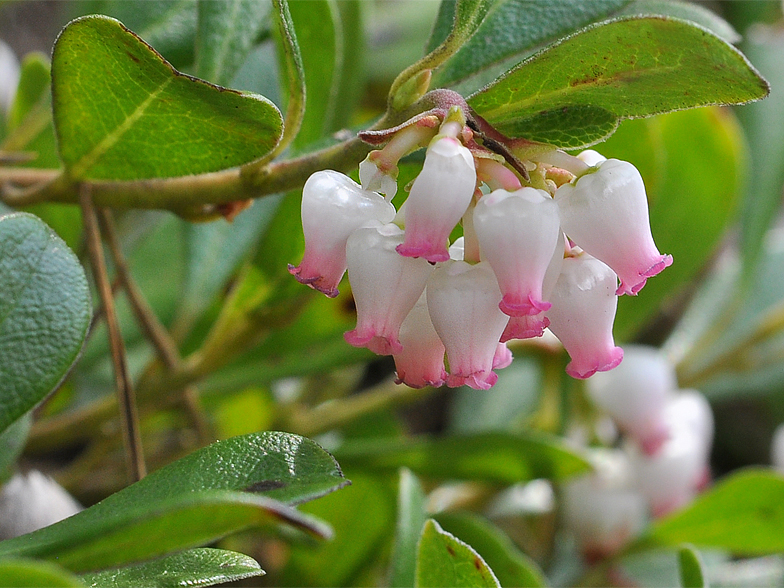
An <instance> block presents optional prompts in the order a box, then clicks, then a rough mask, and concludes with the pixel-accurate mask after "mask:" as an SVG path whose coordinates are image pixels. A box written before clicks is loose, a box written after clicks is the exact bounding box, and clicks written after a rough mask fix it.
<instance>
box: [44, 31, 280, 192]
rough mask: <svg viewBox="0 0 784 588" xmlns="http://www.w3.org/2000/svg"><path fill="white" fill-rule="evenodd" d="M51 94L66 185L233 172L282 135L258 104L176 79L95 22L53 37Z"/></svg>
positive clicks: (126, 38) (142, 48) (269, 110)
mask: <svg viewBox="0 0 784 588" xmlns="http://www.w3.org/2000/svg"><path fill="white" fill-rule="evenodd" d="M106 71H111V72H112V75H111V76H108V75H106V74H105V72H106ZM52 95H53V108H54V121H55V127H56V129H57V136H58V141H59V149H60V157H61V158H62V160H63V162H64V163H65V165H66V168H67V172H68V174H69V176H70V177H71V178H73V179H108V180H138V179H145V178H161V177H173V176H183V175H188V174H199V173H206V172H211V171H216V170H219V169H224V168H229V167H234V166H238V165H242V164H244V163H248V162H250V161H252V160H254V159H257V158H260V157H262V156H264V155H266V154H267V153H269V152H270V151H271V150H272V149H273V148H274V147H275V145H276V144H277V142H278V139H279V138H280V134H281V132H282V129H281V126H282V122H281V117H280V113H279V112H278V109H277V108H276V107H275V105H274V104H272V103H271V102H270V101H269V100H267V99H266V98H264V97H262V96H257V95H254V94H245V93H242V92H237V91H234V90H227V89H225V88H221V87H219V86H213V85H211V84H208V83H207V82H204V81H202V80H198V79H196V78H192V77H190V76H186V75H184V74H181V73H179V72H178V71H176V70H175V69H174V68H172V66H171V65H169V64H168V63H167V62H166V61H164V60H163V59H162V58H161V57H160V55H158V54H157V53H156V52H155V51H154V50H153V49H152V48H151V47H150V46H149V45H147V44H146V43H145V42H144V41H142V40H141V39H140V38H139V37H137V36H136V35H135V34H133V33H132V32H131V31H129V30H128V29H127V28H125V27H124V26H123V25H122V24H121V23H120V22H118V21H116V20H114V19H111V18H108V17H102V16H88V17H83V18H79V19H76V20H74V21H72V22H71V23H70V24H69V25H68V26H66V27H65V29H63V31H62V32H61V33H60V36H59V38H58V40H57V43H56V44H55V48H54V53H53V58H52Z"/></svg>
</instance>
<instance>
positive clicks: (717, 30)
mask: <svg viewBox="0 0 784 588" xmlns="http://www.w3.org/2000/svg"><path fill="white" fill-rule="evenodd" d="M643 14H644V15H659V16H669V17H672V18H677V19H680V20H687V21H690V22H693V23H695V24H698V25H700V26H702V27H704V28H706V29H708V30H709V31H711V32H712V33H714V34H715V35H716V36H717V37H721V38H722V39H724V40H725V41H727V43H733V44H734V43H737V42H738V41H740V40H741V36H740V35H739V34H738V31H736V30H735V29H734V28H732V25H730V24H729V23H728V22H727V21H726V20H724V19H723V18H721V17H720V16H719V15H718V14H716V13H715V12H713V11H711V10H708V9H707V8H704V7H703V6H701V5H699V4H693V3H691V2H680V1H676V0H635V1H634V2H632V3H631V4H628V5H626V6H625V7H624V8H623V9H621V11H620V12H619V15H643Z"/></svg>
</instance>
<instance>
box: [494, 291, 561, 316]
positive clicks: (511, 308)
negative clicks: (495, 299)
mask: <svg viewBox="0 0 784 588" xmlns="http://www.w3.org/2000/svg"><path fill="white" fill-rule="evenodd" d="M513 298H516V297H513V296H510V295H509V294H507V295H505V296H504V297H503V298H502V299H501V302H500V303H499V304H498V308H500V309H501V312H503V313H504V314H506V315H508V316H533V315H536V314H539V313H540V312H544V311H546V310H550V307H551V306H552V304H550V303H549V302H544V301H542V300H536V299H535V298H534V297H533V296H531V295H530V294H529V295H528V300H525V301H523V302H520V301H518V300H513Z"/></svg>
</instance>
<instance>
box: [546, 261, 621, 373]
mask: <svg viewBox="0 0 784 588" xmlns="http://www.w3.org/2000/svg"><path fill="white" fill-rule="evenodd" d="M617 283H618V278H617V277H616V275H615V273H614V272H613V271H612V270H611V269H610V268H609V267H607V266H606V265H605V264H603V263H602V262H601V261H599V260H598V259H595V258H593V257H591V256H590V255H588V254H587V253H585V252H580V253H577V254H576V255H575V256H573V257H567V258H566V259H564V261H563V269H562V270H561V275H560V276H559V277H558V282H557V283H556V285H555V289H554V290H553V293H552V295H551V297H550V300H551V301H552V304H553V305H552V308H550V310H548V311H547V318H549V319H550V330H551V331H552V332H553V333H554V334H555V336H556V337H558V339H560V340H561V343H563V346H564V348H565V349H566V351H567V353H569V356H570V357H571V358H572V361H571V362H570V363H569V365H567V366H566V373H567V374H569V375H570V376H572V377H574V378H588V377H590V376H592V375H593V374H595V373H596V372H603V371H607V370H611V369H612V368H614V367H615V366H617V365H618V364H619V363H621V360H622V359H623V350H622V349H621V348H620V347H616V346H615V343H614V342H613V336H612V326H613V321H614V319H615V310H616V307H617V305H618V299H617V298H616V296H615V286H616V284H617Z"/></svg>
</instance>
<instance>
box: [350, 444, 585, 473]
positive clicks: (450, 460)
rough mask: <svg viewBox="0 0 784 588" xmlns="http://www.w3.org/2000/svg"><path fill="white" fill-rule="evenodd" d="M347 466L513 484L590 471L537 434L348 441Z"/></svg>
mask: <svg viewBox="0 0 784 588" xmlns="http://www.w3.org/2000/svg"><path fill="white" fill-rule="evenodd" d="M335 454H336V455H337V456H338V458H339V459H340V461H341V463H344V465H347V464H351V465H354V466H356V467H362V468H366V469H371V470H390V469H391V470H397V469H398V468H401V467H407V468H409V469H411V470H412V471H413V472H416V473H417V474H419V475H421V476H428V477H433V478H443V479H464V480H485V481H488V482H498V483H502V484H515V483H518V482H523V481H525V480H533V479H536V478H548V479H551V480H562V479H565V478H568V477H570V476H573V475H576V474H580V473H583V472H587V471H589V470H590V469H591V467H590V465H589V464H588V462H586V461H585V459H583V458H582V457H580V456H578V455H577V454H576V453H573V452H572V451H570V450H569V449H568V448H567V447H566V446H565V445H564V444H562V443H560V442H559V441H558V440H557V439H555V438H552V437H548V436H546V435H543V434H534V433H530V432H529V433H479V434H475V435H454V436H451V437H440V438H431V437H419V438H414V439H400V440H389V439H383V440H378V441H376V440H363V441H361V442H347V443H344V444H343V445H342V446H341V447H340V448H338V449H337V450H336V451H335Z"/></svg>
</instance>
